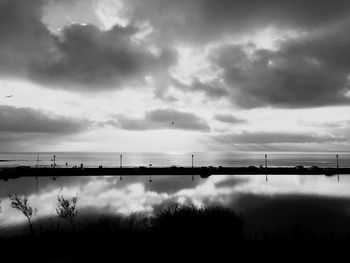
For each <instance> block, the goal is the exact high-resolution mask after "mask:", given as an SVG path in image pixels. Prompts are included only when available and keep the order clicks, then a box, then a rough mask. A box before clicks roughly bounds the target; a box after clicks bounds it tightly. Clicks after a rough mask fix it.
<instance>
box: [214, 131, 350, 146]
mask: <svg viewBox="0 0 350 263" xmlns="http://www.w3.org/2000/svg"><path fill="white" fill-rule="evenodd" d="M212 138H213V139H214V141H217V142H218V143H224V144H274V143H327V142H330V143H333V142H344V141H346V139H345V138H344V137H339V136H329V135H316V134H297V133H281V132H279V133H277V132H276V133H273V132H257V133H250V132H244V133H240V134H231V135H216V136H212Z"/></svg>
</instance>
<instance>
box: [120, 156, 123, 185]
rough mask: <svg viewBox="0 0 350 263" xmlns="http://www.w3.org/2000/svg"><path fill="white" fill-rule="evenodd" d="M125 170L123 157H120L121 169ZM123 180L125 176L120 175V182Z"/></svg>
mask: <svg viewBox="0 0 350 263" xmlns="http://www.w3.org/2000/svg"><path fill="white" fill-rule="evenodd" d="M121 168H123V155H122V154H121V155H120V169H121ZM121 180H123V176H122V175H120V181H121Z"/></svg>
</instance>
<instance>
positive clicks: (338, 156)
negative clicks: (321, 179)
mask: <svg viewBox="0 0 350 263" xmlns="http://www.w3.org/2000/svg"><path fill="white" fill-rule="evenodd" d="M336 157H337V173H338V182H339V155H338V154H337V155H336Z"/></svg>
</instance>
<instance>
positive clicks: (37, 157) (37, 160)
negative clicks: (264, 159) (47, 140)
mask: <svg viewBox="0 0 350 263" xmlns="http://www.w3.org/2000/svg"><path fill="white" fill-rule="evenodd" d="M36 167H37V168H38V167H39V153H38V155H37V156H36Z"/></svg>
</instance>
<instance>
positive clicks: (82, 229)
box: [0, 195, 350, 262]
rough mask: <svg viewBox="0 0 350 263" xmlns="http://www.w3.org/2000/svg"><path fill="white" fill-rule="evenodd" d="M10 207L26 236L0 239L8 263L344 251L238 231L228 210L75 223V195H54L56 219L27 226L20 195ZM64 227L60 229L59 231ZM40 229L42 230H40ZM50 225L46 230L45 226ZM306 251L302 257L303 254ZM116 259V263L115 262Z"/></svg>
mask: <svg viewBox="0 0 350 263" xmlns="http://www.w3.org/2000/svg"><path fill="white" fill-rule="evenodd" d="M10 198H12V199H11V200H13V201H12V202H13V203H12V204H11V205H12V207H13V208H15V209H18V210H19V211H21V212H22V213H23V214H24V215H25V216H26V218H27V219H28V224H29V229H30V231H29V232H26V234H24V235H20V236H17V237H8V238H5V237H2V238H1V237H0V248H1V250H2V255H6V254H9V255H10V256H11V258H12V262H16V261H28V260H34V259H35V261H36V262H77V261H82V262H87V261H90V260H91V261H95V262H97V261H98V262H104V261H106V260H107V258H111V257H112V258H114V259H115V261H119V260H120V259H121V257H122V256H128V257H129V258H138V259H140V258H141V259H146V258H151V259H154V258H159V257H160V255H161V253H167V258H164V259H169V258H171V259H176V258H178V260H182V259H183V257H185V254H186V256H187V255H188V254H190V255H191V256H192V257H194V258H195V259H206V258H207V256H210V255H211V256H215V257H216V258H219V257H221V256H225V257H226V256H231V257H233V258H238V257H239V256H244V257H245V258H250V257H251V258H254V259H257V258H258V259H260V258H262V257H269V258H270V257H271V256H283V257H285V256H286V255H287V256H288V257H293V256H295V255H301V254H302V253H303V255H304V256H305V255H309V256H312V258H315V257H318V256H319V257H324V256H325V253H326V252H330V253H331V254H332V256H334V254H333V252H336V254H335V255H340V253H341V252H342V251H344V252H346V251H347V247H348V246H349V244H350V238H349V237H347V236H344V237H342V238H335V237H334V236H332V234H330V233H326V232H324V233H323V232H322V230H320V232H319V233H316V234H312V233H308V232H305V231H303V230H302V228H300V227H297V226H296V227H293V228H292V230H291V231H290V232H289V233H287V234H286V233H282V232H278V231H276V232H274V233H272V234H264V233H256V234H255V235H247V234H246V233H245V232H244V218H243V216H242V215H240V214H238V213H237V212H235V211H234V210H232V209H227V208H222V207H196V206H193V205H182V204H173V205H171V206H169V207H167V208H164V209H163V210H161V211H160V212H158V213H156V214H155V215H154V216H151V217H147V216H144V215H141V214H131V215H129V216H122V215H110V216H106V215H105V216H95V217H85V218H82V219H80V220H77V218H76V216H77V214H78V210H77V202H78V198H77V197H72V198H68V197H64V196H62V195H59V196H58V198H57V200H58V205H57V208H56V212H57V218H56V221H50V220H52V219H46V220H44V222H43V221H38V222H35V223H33V222H32V216H33V215H34V211H35V209H34V208H31V207H30V205H29V202H28V200H27V199H26V198H25V197H23V196H22V197H19V196H11V197H10ZM64 223H65V224H66V226H70V227H63V226H64ZM43 226H44V227H43ZM49 226H51V227H49ZM305 253H306V254H305ZM117 259H118V260H117Z"/></svg>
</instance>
